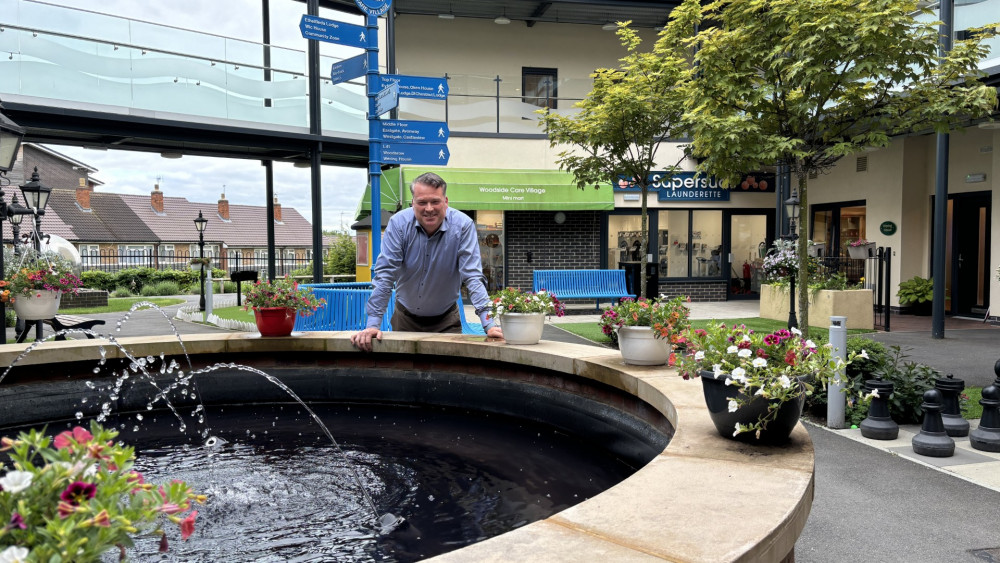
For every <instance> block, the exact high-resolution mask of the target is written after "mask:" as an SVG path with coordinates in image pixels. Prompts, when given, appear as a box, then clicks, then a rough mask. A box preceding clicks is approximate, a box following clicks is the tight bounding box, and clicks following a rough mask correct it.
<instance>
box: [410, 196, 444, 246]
mask: <svg viewBox="0 0 1000 563" xmlns="http://www.w3.org/2000/svg"><path fill="white" fill-rule="evenodd" d="M447 210H448V198H446V197H445V196H444V189H442V188H437V189H435V188H432V187H431V186H428V185H426V184H414V185H413V214H414V215H416V217H417V222H418V223H420V226H421V227H423V228H424V231H425V232H426V233H427V234H428V235H433V234H434V233H435V232H437V230H438V227H440V226H441V222H442V221H444V215H445V212H446V211H447Z"/></svg>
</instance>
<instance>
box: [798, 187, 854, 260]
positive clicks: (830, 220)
mask: <svg viewBox="0 0 1000 563" xmlns="http://www.w3.org/2000/svg"><path fill="white" fill-rule="evenodd" d="M866 216H867V208H866V206H865V202H864V201H847V202H840V203H828V204H823V205H816V206H814V207H813V209H812V218H811V222H810V228H811V230H812V233H811V235H810V237H809V238H810V240H812V241H813V243H814V244H813V247H812V248H811V249H810V253H811V254H813V255H822V256H847V246H848V245H849V244H851V243H852V242H854V241H856V240H859V239H866V238H867V217H866Z"/></svg>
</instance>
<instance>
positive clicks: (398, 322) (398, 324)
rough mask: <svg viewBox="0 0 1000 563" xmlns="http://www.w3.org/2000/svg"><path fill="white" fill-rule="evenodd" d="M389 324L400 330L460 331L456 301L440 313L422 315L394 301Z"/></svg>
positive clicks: (460, 319)
mask: <svg viewBox="0 0 1000 563" xmlns="http://www.w3.org/2000/svg"><path fill="white" fill-rule="evenodd" d="M389 325H390V326H392V330H394V331H402V332H453V333H459V334H461V332H462V318H461V317H459V315H458V304H457V303H456V304H454V305H452V306H451V308H450V309H448V310H447V311H445V312H444V313H441V314H440V315H434V316H432V317H424V316H421V315H414V314H413V313H411V312H409V311H408V310H406V308H405V307H403V305H402V304H401V303H400V302H399V301H396V311H395V312H394V313H393V314H392V319H390V320H389Z"/></svg>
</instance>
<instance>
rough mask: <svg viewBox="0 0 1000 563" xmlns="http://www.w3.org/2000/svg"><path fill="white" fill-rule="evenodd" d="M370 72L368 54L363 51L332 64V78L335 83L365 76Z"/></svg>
mask: <svg viewBox="0 0 1000 563" xmlns="http://www.w3.org/2000/svg"><path fill="white" fill-rule="evenodd" d="M366 72H368V54H367V53H361V54H360V55H358V56H356V57H351V58H349V59H344V60H342V61H340V62H336V63H333V65H331V66H330V80H332V81H333V83H334V84H340V83H341V82H347V81H348V80H351V79H354V78H357V77H359V76H364V75H365V73H366Z"/></svg>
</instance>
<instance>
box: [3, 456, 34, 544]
mask: <svg viewBox="0 0 1000 563" xmlns="http://www.w3.org/2000/svg"><path fill="white" fill-rule="evenodd" d="M32 477H33V475H32V474H31V472H30V471H8V472H7V474H6V475H4V476H3V477H0V487H3V490H4V491H6V492H8V493H10V494H15V493H19V492H21V491H23V490H24V489H27V488H28V487H30V486H31V479H32ZM4 553H6V552H4ZM0 561H2V560H0Z"/></svg>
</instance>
